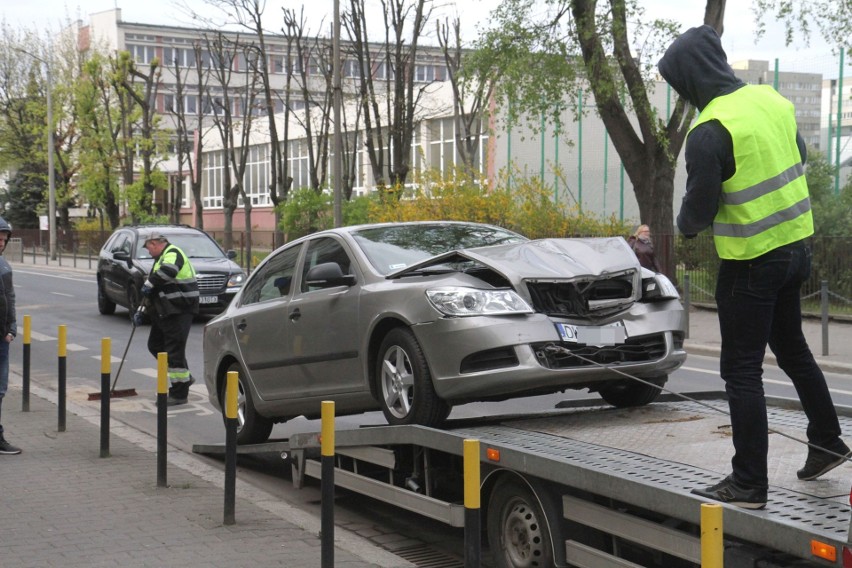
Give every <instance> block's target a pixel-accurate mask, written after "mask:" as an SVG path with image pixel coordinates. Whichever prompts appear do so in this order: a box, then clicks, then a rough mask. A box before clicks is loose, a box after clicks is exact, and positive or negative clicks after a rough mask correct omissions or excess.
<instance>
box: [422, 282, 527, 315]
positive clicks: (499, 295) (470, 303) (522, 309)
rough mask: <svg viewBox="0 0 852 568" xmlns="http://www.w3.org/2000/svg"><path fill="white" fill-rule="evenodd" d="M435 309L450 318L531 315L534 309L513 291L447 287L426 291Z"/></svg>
mask: <svg viewBox="0 0 852 568" xmlns="http://www.w3.org/2000/svg"><path fill="white" fill-rule="evenodd" d="M426 297H427V298H429V301H430V302H431V303H432V305H433V306H435V309H436V310H438V311H439V312H441V313H442V314H444V315H448V316H493V315H506V314H531V313H533V309H532V308H531V307H530V305H529V304H527V303H526V302H525V301H524V299H523V298H521V297H520V296H518V295H517V294H516V293H515V292H514V291H513V290H480V289H478V288H462V287H446V288H435V289H433V290H427V291H426Z"/></svg>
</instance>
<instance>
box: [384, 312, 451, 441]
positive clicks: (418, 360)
mask: <svg viewBox="0 0 852 568" xmlns="http://www.w3.org/2000/svg"><path fill="white" fill-rule="evenodd" d="M376 380H377V381H378V386H379V393H380V396H381V403H382V412H383V413H384V415H385V419H386V420H387V421H388V424H391V425H398V424H421V425H423V426H440V425H441V423H442V422H443V421H444V420H445V419H446V418H447V416H448V415H449V410H450V407H449V405H448V404H447V403H446V402H444V401H443V400H441V399H440V398H438V395H437V394H436V393H435V388H434V387H433V386H432V373H430V372H429V367H428V365H427V364H426V357H425V356H424V355H423V350H422V349H421V348H420V344H419V343H417V339H416V338H415V337H414V334H413V333H412V332H411V330H409V329H406V328H402V327H398V328H396V329H392V330H391V331H390V333H388V334H387V336H386V337H385V339H384V341H382V346H381V347H380V348H379V365H378V368H377V369H376Z"/></svg>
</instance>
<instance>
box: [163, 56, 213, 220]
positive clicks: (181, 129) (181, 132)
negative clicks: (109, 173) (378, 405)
mask: <svg viewBox="0 0 852 568" xmlns="http://www.w3.org/2000/svg"><path fill="white" fill-rule="evenodd" d="M190 53H191V56H190ZM203 53H204V49H203V47H202V44H201V42H199V41H195V42H193V45H192V50H191V51H189V50H186V51H184V52H183V53H180V52H177V51H175V55H174V60H173V61H171V62H170V61H165V62H164V63H165V66H169V65H171V69H172V72H173V73H174V79H175V93H174V102H173V105H172V107H171V108H166V111H167V112H170V113H171V114H172V115H173V117H174V120H175V137H176V146H177V152H176V153H177V165H178V181H177V183H178V188H177V190H176V191H174V192H173V194H172V204H171V210H172V214H173V220H174V222H178V220H179V215H180V206H181V203H180V198H181V195H182V187H183V181H184V176H185V175H188V176H189V187H190V192H191V194H192V199H193V203H194V204H195V223H194V224H195V226H196V227H198V228H199V229H203V228H204V201H203V199H202V196H201V181H202V176H201V168H202V158H203V154H202V150H203V147H204V137H203V132H204V129H203V123H204V113H203V106H202V104H201V103H202V101H203V100H204V98H205V94H206V93H207V82H208V78H209V73H208V72H207V68H206V66H205V64H204V57H203ZM189 63H192V67H190V66H189V65H188V64H189ZM190 70H193V71H194V73H193V74H191V73H190ZM192 75H194V82H193V84H192V86H190V85H189V81H190V79H193V77H192ZM189 100H192V101H195V106H194V108H187V102H188V101H189ZM184 165H186V167H185V168H184Z"/></svg>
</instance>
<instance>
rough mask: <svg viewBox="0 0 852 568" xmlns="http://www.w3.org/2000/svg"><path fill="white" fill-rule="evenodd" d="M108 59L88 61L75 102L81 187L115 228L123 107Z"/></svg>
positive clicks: (87, 199) (118, 197)
mask: <svg viewBox="0 0 852 568" xmlns="http://www.w3.org/2000/svg"><path fill="white" fill-rule="evenodd" d="M107 66H108V61H107V59H106V58H105V57H103V56H102V55H100V54H94V55H93V56H92V57H91V58H90V59H89V60H88V61H87V62H86V63H85V64H84V65H83V72H82V74H81V76H80V80H79V81H78V82H77V84H76V96H75V98H74V102H75V105H76V109H77V115H78V119H79V125H80V130H81V137H80V152H79V154H78V159H79V162H80V181H79V186H78V187H79V191H80V193H81V194H82V196H83V197H84V198H85V199H86V201H87V202H88V203H89V204H91V205H93V206H94V207H96V208H97V209H98V210H99V211H101V219H102V220H103V219H104V218H105V219H106V220H107V221H108V223H109V228H110V229H115V228H116V227H117V226H118V224H119V222H120V216H119V215H120V209H119V202H120V200H121V195H120V191H119V183H118V179H119V178H118V173H119V171H120V166H121V157H120V156H119V155H118V153H117V150H118V148H119V141H118V136H119V135H120V124H121V117H120V109H119V107H118V105H117V102H116V94H115V92H114V91H113V89H112V88H111V85H110V83H109V79H108V77H107V72H108V71H107Z"/></svg>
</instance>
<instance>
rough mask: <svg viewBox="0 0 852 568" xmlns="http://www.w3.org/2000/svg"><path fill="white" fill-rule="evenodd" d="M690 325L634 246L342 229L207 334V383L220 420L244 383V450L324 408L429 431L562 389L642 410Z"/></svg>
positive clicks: (274, 264) (481, 229)
mask: <svg viewBox="0 0 852 568" xmlns="http://www.w3.org/2000/svg"><path fill="white" fill-rule="evenodd" d="M685 323H686V319H685V317H684V313H683V308H682V306H681V304H680V301H679V297H678V293H677V291H676V289H675V287H674V286H673V285H672V283H671V282H670V281H669V280H668V279H667V278H666V277H665V276H663V275H662V274H656V273H653V272H651V271H648V270H647V269H643V268H642V267H640V265H639V263H638V261H637V260H636V256H635V255H634V254H633V252H632V251H631V250H630V248H629V247H628V245H627V243H626V242H625V241H624V239H622V238H616V237H613V238H582V239H540V240H529V239H527V238H525V237H523V236H521V235H519V234H517V233H513V232H511V231H508V230H506V229H502V228H500V227H495V226H491V225H483V224H477V223H462V222H416V223H415V222H413V223H393V224H378V225H361V226H352V227H342V228H339V229H333V230H329V231H323V232H319V233H315V234H312V235H309V236H307V237H304V238H302V239H299V240H296V241H293V242H291V243H288V244H286V245H284V246H283V247H281V248H279V249H277V250H276V251H275V252H274V253H273V254H272V255H270V256H269V257H268V258H266V259H265V260H264V261H263V262H262V263H261V264H260V265H259V266H258V267H257V268H256V269H255V270H254V272H253V273H252V275H251V276H250V278H249V279H248V281H247V282H246V284H245V285H244V286H243V288H242V290H241V291H240V292H239V294H238V295H237V297H236V298H234V300H233V301H232V302H231V304H230V305H229V306H228V308H227V310H225V312H223V313H222V314H221V315H219V316H217V317H216V318H214V319H213V320H211V321H210V322H209V323H208V324H207V326H206V327H205V330H204V379H205V381H206V383H207V389H208V391H209V393H210V400H211V402H212V403H213V405H214V406H216V407H217V408H219V409H221V408H222V407H223V400H224V385H225V382H226V376H227V373H228V371H237V372H238V374H239V409H238V414H239V430H238V432H239V433H238V441H239V442H240V443H251V442H258V441H263V440H265V439H266V438H267V437H268V436H269V434H270V431H271V429H272V426H273V424H274V423H276V422H281V421H286V420H288V419H291V418H294V417H296V416H300V415H304V416H306V417H308V418H314V417H317V416H319V414H320V405H321V402H322V401H324V400H333V401H335V411H336V413H337V414H338V415H344V414H354V413H360V412H365V411H370V410H377V409H381V410H382V411H383V413H384V415H385V417H386V419H387V421H388V422H389V423H390V424H423V425H429V426H437V425H440V424H441V423H442V422H443V421H444V420H445V419H446V418H447V416H448V415H449V413H450V410H451V409H452V407H453V406H454V405H457V404H461V403H466V402H472V401H488V400H505V399H508V398H512V397H520V396H528V395H534V394H544V393H549V392H556V391H562V390H565V389H589V390H590V391H595V392H598V393H600V396H601V397H602V398H603V399H604V400H605V401H607V402H608V403H610V404H613V405H615V406H619V407H623V406H636V405H643V404H648V403H650V402H652V401H653V400H654V399H655V398H656V397H657V395H658V394H659V392H660V387H662V386H663V385H664V384H665V382H666V380H667V377H668V375H669V373H671V372H672V371H674V370H675V369H677V368H678V367H680V365H681V364H682V363H683V361H684V359H685V358H686V353H685V351H684V350H683V339H684V330H685ZM630 377H638V378H640V379H642V381H636V380H633V379H631V378H630Z"/></svg>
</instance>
